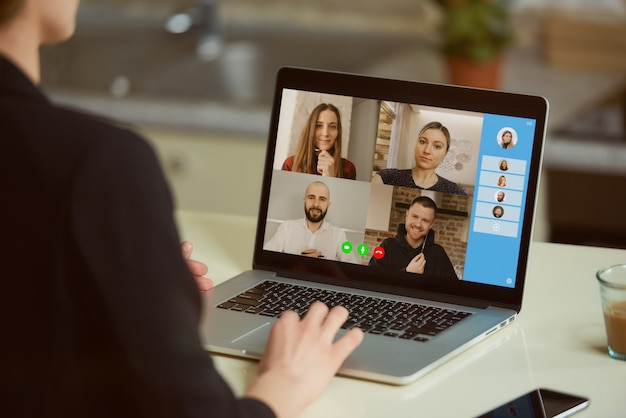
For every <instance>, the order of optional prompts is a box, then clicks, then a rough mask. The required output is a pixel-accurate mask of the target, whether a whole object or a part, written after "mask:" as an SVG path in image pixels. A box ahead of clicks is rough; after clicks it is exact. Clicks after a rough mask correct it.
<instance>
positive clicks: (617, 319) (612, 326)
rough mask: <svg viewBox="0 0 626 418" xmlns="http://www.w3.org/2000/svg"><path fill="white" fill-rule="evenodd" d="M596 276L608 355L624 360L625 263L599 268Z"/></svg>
mask: <svg viewBox="0 0 626 418" xmlns="http://www.w3.org/2000/svg"><path fill="white" fill-rule="evenodd" d="M596 278H597V279H598V283H600V296H601V299H602V310H603V311H604V324H605V326H606V336H607V340H608V345H609V355H610V356H611V357H613V358H616V359H619V360H626V264H618V265H614V266H610V267H605V268H603V269H600V270H598V272H597V273H596Z"/></svg>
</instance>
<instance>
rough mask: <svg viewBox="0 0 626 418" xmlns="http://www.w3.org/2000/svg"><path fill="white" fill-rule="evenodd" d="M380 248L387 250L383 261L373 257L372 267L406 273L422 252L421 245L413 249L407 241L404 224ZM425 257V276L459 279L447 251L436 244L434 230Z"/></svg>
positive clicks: (429, 235) (427, 241) (429, 236)
mask: <svg viewBox="0 0 626 418" xmlns="http://www.w3.org/2000/svg"><path fill="white" fill-rule="evenodd" d="M380 246H381V247H382V248H383V249H384V250H385V256H384V257H383V258H381V259H376V258H374V257H372V258H371V259H370V262H369V265H370V266H375V267H381V268H387V269H393V270H401V271H406V266H407V265H408V264H409V262H410V261H411V260H412V259H413V258H414V257H415V256H417V255H418V254H420V253H421V252H422V246H421V245H420V246H419V247H418V248H413V247H411V246H410V245H409V243H408V242H407V241H406V228H405V226H404V224H400V225H398V233H397V234H396V236H395V237H393V238H387V239H385V240H384V241H383V242H382V243H381V244H380ZM424 257H425V258H426V266H425V267H424V276H429V277H439V278H448V279H457V278H458V277H457V275H456V273H455V272H454V267H453V266H452V263H451V262H450V258H448V255H447V254H446V251H445V250H444V249H443V247H442V246H441V245H439V244H435V233H434V231H433V230H432V229H431V230H430V231H429V232H428V235H427V236H426V244H425V246H424Z"/></svg>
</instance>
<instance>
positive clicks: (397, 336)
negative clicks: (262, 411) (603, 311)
mask: <svg viewBox="0 0 626 418" xmlns="http://www.w3.org/2000/svg"><path fill="white" fill-rule="evenodd" d="M320 104H332V105H333V108H334V109H335V110H333V113H334V114H337V113H338V114H339V116H337V117H336V118H335V119H334V120H332V118H331V121H330V123H326V122H323V121H321V119H322V117H321V115H326V116H328V115H329V114H330V113H329V112H324V111H321V112H319V116H317V117H314V118H313V119H316V120H313V121H312V122H311V120H310V118H309V116H310V115H311V114H313V113H315V109H316V108H318V107H319V105H320ZM326 110H328V109H326ZM547 112H548V103H547V101H546V100H545V99H544V98H542V97H537V96H530V95H522V94H514V93H508V92H501V91H490V90H482V89H473V88H467V87H458V86H450V85H438V84H428V83H421V82H414V81H407V80H392V79H384V78H376V77H370V76H364V75H356V74H348V73H338V72H330V71H319V70H314V69H304V68H291V67H286V68H281V69H280V70H279V71H278V73H277V77H276V86H275V95H274V102H273V109H272V113H271V122H270V128H269V137H268V141H267V153H266V156H265V159H266V160H265V170H264V174H263V186H262V193H261V198H260V206H259V215H258V223H257V230H256V241H255V248H254V256H253V263H252V268H251V270H249V271H246V272H244V273H242V274H239V275H238V276H236V277H234V278H231V279H229V280H227V281H225V282H223V283H221V284H219V285H218V286H216V287H215V288H214V289H212V290H211V291H209V292H207V293H206V294H205V296H204V297H205V299H204V303H205V311H204V315H203V319H202V323H201V335H202V339H203V343H204V345H205V347H206V348H207V349H208V350H209V351H211V352H214V353H222V354H228V355H234V356H240V357H245V358H253V359H258V358H260V357H261V356H262V354H263V350H264V346H265V342H266V340H267V337H268V333H269V330H270V328H271V326H272V324H273V323H274V322H275V321H276V318H277V317H278V316H279V315H280V313H281V312H283V311H284V310H286V309H292V310H295V311H296V312H298V313H300V314H302V315H303V314H305V313H306V309H307V307H308V306H309V305H310V303H311V302H312V301H315V300H322V301H324V302H325V303H327V304H328V305H329V306H333V305H344V306H347V307H348V309H349V311H350V318H349V320H348V321H347V322H346V324H344V327H343V328H342V330H340V332H339V334H340V335H341V334H342V333H344V332H346V330H347V329H349V328H351V327H353V326H358V327H360V328H362V329H363V330H364V331H365V338H364V341H363V343H362V344H361V345H360V346H359V347H358V348H357V349H356V350H355V351H354V352H353V353H352V354H351V355H350V356H349V357H348V358H347V360H346V361H345V363H344V364H343V366H342V367H341V369H340V370H339V374H340V375H343V376H351V377H354V378H359V379H366V380H371V381H376V382H384V383H388V384H394V385H404V384H408V383H410V382H413V381H415V380H416V379H418V378H420V377H421V376H423V375H424V374H426V373H429V372H431V371H432V370H433V369H435V368H436V367H438V366H439V365H441V364H442V363H444V362H446V361H447V360H449V359H451V358H452V357H454V356H457V355H459V354H460V353H462V352H463V351H464V350H466V349H468V348H469V347H471V346H473V345H475V344H477V343H478V342H480V341H481V340H483V339H485V338H487V337H488V336H490V335H491V334H493V333H494V332H496V331H498V330H499V329H501V328H503V327H505V326H507V325H509V324H511V323H512V322H513V321H514V320H515V318H516V316H517V314H518V313H519V312H520V309H521V306H522V298H523V290H524V282H525V276H526V270H527V265H528V258H529V253H530V243H531V239H532V224H533V213H534V208H535V201H536V195H537V188H538V182H539V177H540V169H541V160H542V152H543V143H544V137H545V130H546V121H547ZM331 116H332V115H331ZM432 122H437V123H438V124H439V125H441V126H444V127H445V128H446V129H447V131H448V133H449V135H448V136H449V138H447V139H445V140H440V141H439V142H437V140H436V138H441V135H439V136H437V135H438V134H439V133H440V132H443V131H442V130H441V129H440V128H431V129H428V130H426V132H430V133H431V134H432V133H433V132H434V133H435V134H437V135H435V137H436V138H435V139H433V138H432V137H433V135H430V134H425V133H424V132H421V130H422V129H423V127H425V126H426V125H427V124H429V123H432ZM322 125H325V126H330V127H331V128H333V129H334V131H335V137H334V143H333V142H332V141H331V143H333V145H334V146H333V148H331V149H326V148H325V149H324V151H326V157H328V155H331V156H332V158H333V161H334V162H335V163H336V164H337V166H339V165H341V167H342V169H341V170H339V171H335V172H334V173H332V174H334V175H324V174H328V173H331V170H327V168H328V167H326V168H319V167H320V166H319V165H317V166H315V167H314V169H313V170H308V171H307V170H300V171H304V172H300V171H298V169H297V168H296V167H297V166H298V164H297V163H296V162H295V158H294V156H295V155H296V154H298V153H299V152H300V153H303V152H304V151H303V150H304V149H307V147H308V148H310V147H312V146H314V147H315V150H314V151H315V152H316V153H319V154H314V156H313V160H314V161H317V162H318V163H319V162H320V161H322V160H323V157H322V155H321V154H322V152H323V151H322V150H321V149H319V148H317V146H318V145H312V144H317V142H316V141H317V140H316V139H315V138H314V137H313V139H310V138H311V135H313V134H311V133H306V134H303V132H305V131H307V129H305V126H310V127H311V128H310V129H309V130H310V131H315V130H316V129H317V127H318V126H322ZM338 125H339V126H338ZM439 125H437V126H439ZM429 126H434V125H429ZM320 129H321V128H320ZM301 137H302V138H303V139H302V140H301ZM307 141H309V142H307ZM442 141H443V142H444V144H443V147H445V148H446V149H445V150H443V153H442V144H441V142H442ZM300 142H302V143H303V144H305V145H301V146H300V148H299V147H298V145H299V143H300ZM338 143H340V146H337V144H338ZM429 144H430V145H429ZM426 146H427V147H428V149H429V150H428V151H424V147H426ZM339 149H341V151H340V152H338V150H339ZM309 152H310V150H309ZM339 154H340V157H339ZM435 154H437V155H439V157H436V156H435ZM424 155H426V157H424ZM437 158H439V160H437ZM301 159H302V160H306V158H301ZM426 160H429V161H426ZM338 161H341V162H338ZM426 163H429V164H430V166H428V167H425V168H424V166H425V165H426V166H427V165H428V164H426ZM331 165H332V164H331ZM433 166H434V167H435V168H434V169H435V173H436V174H437V176H436V178H438V179H439V180H438V181H437V183H436V184H435V185H434V186H430V185H425V186H424V187H423V188H420V187H419V186H418V184H419V181H421V180H423V179H422V178H419V174H415V173H425V172H430V173H431V174H432V169H433ZM316 169H319V170H320V171H321V172H322V174H319V173H316ZM429 169H430V171H428V170H429ZM324 170H326V171H324ZM420 170H422V171H420ZM424 170H426V171H424ZM310 171H313V173H314V174H310ZM389 173H391V174H392V175H391V176H389V175H388V174H389ZM402 173H404V177H405V181H404V182H398V181H397V177H402ZM414 174H415V176H414ZM407 175H408V177H409V179H408V180H407V179H406V176H407ZM411 179H412V183H411ZM442 179H443V180H442ZM444 180H445V181H444ZM406 181H408V183H407V182H406ZM440 183H445V184H444V185H443V187H441V184H440ZM320 188H321V190H322V191H320ZM312 190H314V191H312ZM324 196H325V197H324ZM425 198H426V199H425ZM320 199H322V200H321V201H322V203H321V204H318V203H319V201H320ZM416 201H417V202H418V203H417V204H415V202H416ZM424 201H429V202H432V203H433V204H434V208H433V207H431V208H430V209H427V206H428V205H427V204H425V203H424ZM316 202H318V203H316ZM416 205H418V206H419V208H418V207H417V206H416ZM307 208H308V209H307ZM425 208H426V209H425ZM416 210H417V211H418V212H419V213H420V215H414V214H413V212H414V211H416ZM307 211H308V212H307ZM424 211H426V212H424ZM321 212H325V216H324V217H323V220H322V221H320V220H319V215H320V214H321ZM307 213H308V215H311V216H312V217H313V221H314V222H309V221H311V219H309V218H308V217H307ZM423 213H426V214H427V215H426V216H424V215H423ZM409 214H410V215H409ZM430 218H434V219H430ZM415 219H421V220H424V219H426V221H427V222H430V224H428V225H427V227H426V229H427V230H428V232H427V234H426V235H424V230H421V233H422V235H423V238H422V240H421V243H420V244H421V245H419V246H418V248H414V246H413V245H411V246H407V244H409V241H411V240H412V241H411V242H410V243H412V244H415V242H416V241H415V239H417V238H416V236H415V233H416V231H417V232H420V230H419V227H414V226H413V223H414V220H415ZM311 224H314V225H317V227H319V226H320V224H321V227H320V228H319V229H318V230H316V232H315V233H313V231H311V229H315V228H312V227H311V226H310V225H311ZM322 230H323V231H322ZM320 231H322V232H320ZM322 234H326V235H324V236H322ZM418 238H419V237H418ZM272 240H273V241H272ZM277 240H278V241H280V242H281V244H280V245H277V244H276V241H277ZM301 241H306V242H301ZM398 248H402V249H403V250H404V251H408V252H409V253H411V252H413V253H411V254H417V255H416V256H415V257H416V258H417V257H418V256H419V255H420V253H423V256H425V257H424V258H425V267H424V263H422V265H421V267H419V268H418V269H417V271H416V272H412V271H413V269H412V268H409V267H407V266H406V265H404V264H403V263H404V262H405V261H406V257H407V254H404V255H400V256H398V254H397V251H398ZM311 249H313V250H316V253H315V256H313V257H312V256H311V255H312V252H311V251H309V250H311ZM410 256H412V255H410ZM402 257H405V261H402ZM398 260H400V261H398ZM422 260H423V259H422Z"/></svg>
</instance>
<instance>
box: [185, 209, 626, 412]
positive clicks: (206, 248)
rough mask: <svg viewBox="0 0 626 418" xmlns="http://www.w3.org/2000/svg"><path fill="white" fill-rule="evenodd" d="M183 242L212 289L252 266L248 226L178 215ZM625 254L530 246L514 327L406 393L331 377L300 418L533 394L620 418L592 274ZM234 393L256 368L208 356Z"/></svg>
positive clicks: (485, 404) (465, 405)
mask: <svg viewBox="0 0 626 418" xmlns="http://www.w3.org/2000/svg"><path fill="white" fill-rule="evenodd" d="M177 216H178V221H179V227H180V232H181V237H182V238H183V239H187V240H190V241H192V242H193V244H194V248H195V249H194V258H196V259H198V260H201V261H203V262H205V263H207V264H208V265H209V270H210V274H209V276H210V277H211V278H213V280H214V282H215V283H216V284H217V283H219V282H221V281H223V280H225V279H227V278H229V277H231V276H233V275H235V274H236V273H239V272H241V271H243V270H247V269H249V268H250V267H251V265H252V250H253V245H254V243H253V239H254V232H255V224H256V220H255V219H254V218H252V217H245V216H234V215H213V214H206V213H197V212H186V211H180V212H178V214H177ZM625 261H626V251H623V250H613V249H604V248H593V247H581V246H568V245H560V244H549V243H534V244H533V247H532V257H531V261H530V268H529V273H528V279H527V286H526V296H525V303H524V305H523V307H522V312H521V314H520V316H519V318H518V320H517V321H516V322H515V323H514V324H513V325H511V326H509V327H507V328H505V329H503V330H502V331H499V332H498V333H496V334H494V335H493V336H491V337H490V338H487V339H486V340H485V341H483V342H481V343H480V344H478V345H477V346H475V347H473V348H472V349H470V350H468V351H466V352H465V353H463V354H461V355H459V356H458V357H456V358H454V359H452V360H451V361H449V362H448V363H446V364H444V365H443V366H441V367H439V368H438V369H436V370H434V371H433V372H432V373H430V374H428V375H426V376H425V377H423V378H422V379H420V380H418V381H417V382H414V383H413V384H410V385H408V386H402V387H395V386H389V385H384V384H379V383H371V382H366V381H360V380H356V379H350V378H343V377H336V378H335V379H333V381H332V382H331V384H330V386H329V388H328V389H327V391H326V392H325V394H324V396H323V397H322V398H321V399H319V400H318V401H317V402H316V403H315V404H313V405H312V406H311V407H310V408H309V409H308V410H307V411H306V413H305V414H304V417H325V418H330V417H341V418H345V417H376V418H380V417H385V418H388V417H407V416H415V417H429V418H430V417H473V416H476V415H478V414H480V413H482V412H485V411H486V410H488V409H489V408H491V407H495V406H497V405H499V404H501V403H504V402H506V401H508V400H510V399H512V398H514V397H516V396H517V395H521V394H522V393H524V392H526V391H528V390H530V389H532V388H534V387H548V388H553V389H557V390H563V391H569V392H572V393H577V394H581V395H584V396H587V397H589V398H590V399H591V405H590V407H589V408H588V409H586V410H585V411H583V412H581V413H580V414H579V415H577V416H580V417H581V418H582V417H601V418H612V417H616V418H617V417H623V416H626V396H625V395H626V362H623V361H619V360H613V359H611V358H609V356H608V354H607V352H606V338H605V333H604V324H603V318H602V312H601V308H600V298H599V291H598V286H597V284H596V279H595V272H596V270H597V269H598V268H599V267H601V266H604V265H607V264H614V263H618V262H625ZM214 359H215V363H216V366H217V368H218V369H219V370H220V372H221V373H222V374H223V375H224V376H225V378H226V380H227V381H228V382H229V384H230V385H231V386H232V387H233V389H234V390H235V392H236V393H238V394H241V393H243V390H244V387H245V386H246V384H248V383H249V382H250V381H251V380H252V379H253V377H254V375H255V373H256V366H257V365H256V362H254V361H248V360H241V359H236V358H231V357H226V356H220V355H214Z"/></svg>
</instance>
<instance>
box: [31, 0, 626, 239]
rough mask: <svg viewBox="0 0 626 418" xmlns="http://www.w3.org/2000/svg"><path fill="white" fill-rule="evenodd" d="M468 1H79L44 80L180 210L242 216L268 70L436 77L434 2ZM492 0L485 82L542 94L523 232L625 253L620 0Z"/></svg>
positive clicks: (47, 61) (441, 75)
mask: <svg viewBox="0 0 626 418" xmlns="http://www.w3.org/2000/svg"><path fill="white" fill-rule="evenodd" d="M473 2H474V3H475V2H476V1H473ZM473 2H472V1H469V0H468V1H463V0H456V1H455V0H451V1H448V2H437V1H431V0H385V1H380V0H342V1H331V0H316V1H304V0H132V1H129V0H82V2H81V8H80V11H79V17H78V27H77V32H76V35H75V37H74V38H73V39H72V40H70V41H69V42H67V43H65V44H62V45H57V46H52V47H45V48H43V50H42V57H43V58H42V60H43V62H42V67H43V70H42V78H43V85H44V87H45V88H46V89H47V91H48V92H49V93H50V95H51V96H52V98H53V99H54V100H55V101H58V102H63V103H66V104H69V105H72V106H77V107H80V108H82V109H87V110H90V111H93V112H96V113H99V114H103V115H106V116H108V117H111V118H114V119H117V120H119V121H123V122H124V123H127V124H129V125H131V126H133V127H134V128H135V129H138V130H140V131H141V132H142V133H143V134H144V135H145V136H146V137H147V138H148V139H149V140H150V141H151V142H152V143H153V144H154V146H155V148H156V150H157V152H158V153H159V156H160V158H161V159H162V162H163V165H164V167H165V169H166V172H167V176H168V179H169V181H170V183H171V186H172V188H173V190H174V194H175V198H176V201H177V206H178V207H179V208H182V209H187V210H199V211H211V212H218V213H229V214H239V215H248V216H254V215H256V213H257V209H258V208H257V206H258V198H259V195H260V188H261V173H262V170H263V161H264V157H265V145H266V140H267V129H268V125H269V114H270V106H271V100H272V91H273V83H274V73H275V71H276V70H277V69H278V68H279V67H280V66H283V65H296V66H307V67H315V68H321V69H329V70H339V71H349V72H357V73H363V74H369V75H375V76H383V77H394V78H402V79H410V80H419V81H429V82H444V83H448V82H451V81H450V79H449V76H448V70H447V66H446V65H447V64H446V63H447V61H446V59H447V56H446V55H444V54H443V53H442V49H441V45H442V44H443V42H444V39H443V37H444V34H443V32H442V30H441V27H442V24H443V22H445V21H446V17H447V14H448V13H450V9H447V8H444V7H442V4H443V5H446V4H447V5H450V4H455V3H458V4H462V3H468V4H469V3H473ZM487 3H488V2H487ZM498 3H503V4H504V5H505V8H506V13H507V16H508V17H509V19H510V23H511V30H512V33H513V36H512V41H511V42H510V43H507V44H506V48H505V49H504V50H503V59H502V61H501V62H502V67H501V79H500V83H499V87H500V88H501V89H504V90H508V91H514V92H521V93H529V94H537V95H542V96H544V97H546V98H547V99H548V100H549V101H550V118H549V124H548V135H547V142H546V152H545V160H544V170H543V174H542V184H541V190H540V199H539V204H538V213H537V222H536V226H535V238H534V239H536V240H540V241H555V242H565V243H573V244H589V245H600V246H610V247H620V248H626V132H625V125H626V121H625V120H626V0H559V1H556V0H553V1H549V2H545V1H541V0H511V1H504V2H502V1H501V2H498ZM482 29H484V28H482V27H476V28H474V29H473V30H475V32H476V33H478V32H480V31H481V30H482Z"/></svg>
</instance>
